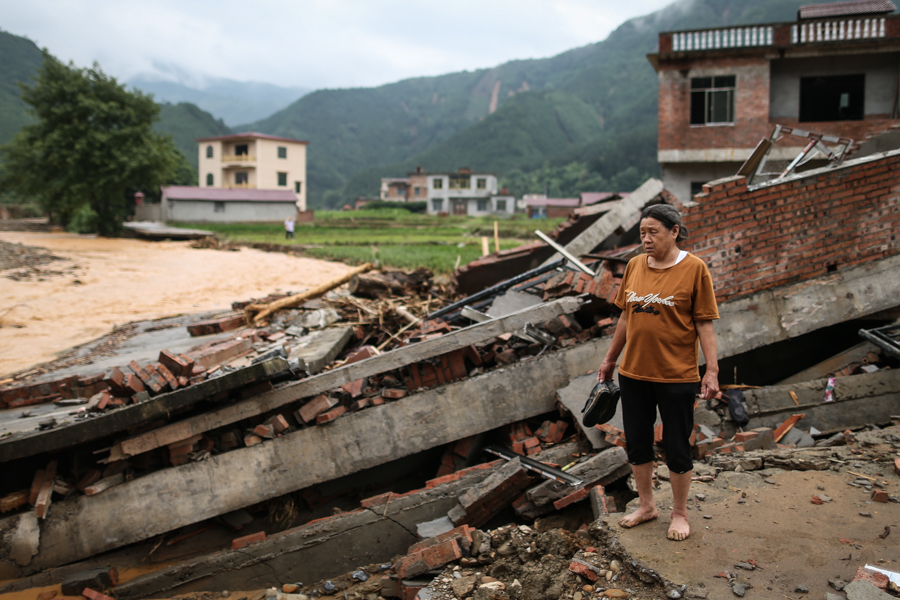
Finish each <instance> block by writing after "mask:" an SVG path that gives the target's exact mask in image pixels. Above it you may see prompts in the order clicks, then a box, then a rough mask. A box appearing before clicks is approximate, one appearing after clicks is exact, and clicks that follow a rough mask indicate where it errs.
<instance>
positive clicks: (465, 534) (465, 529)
mask: <svg viewBox="0 0 900 600" xmlns="http://www.w3.org/2000/svg"><path fill="white" fill-rule="evenodd" d="M473 531H475V530H474V529H473V528H472V527H469V526H468V525H461V526H459V527H456V528H455V529H451V530H450V531H445V532H444V533H441V534H439V535H436V536H434V537H430V538H427V539H424V540H422V541H421V542H417V543H415V544H413V545H412V546H410V547H409V549H408V550H407V551H406V552H407V554H414V553H416V552H420V551H422V550H424V549H425V548H430V547H432V546H437V545H438V544H442V543H444V542H446V541H447V540H461V539H466V540H468V543H469V545H471V543H472V532H473Z"/></svg>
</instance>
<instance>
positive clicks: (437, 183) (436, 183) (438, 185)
mask: <svg viewBox="0 0 900 600" xmlns="http://www.w3.org/2000/svg"><path fill="white" fill-rule="evenodd" d="M431 187H433V188H434V189H436V190H442V189H444V180H443V179H432V180H431Z"/></svg>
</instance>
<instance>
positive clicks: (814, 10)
mask: <svg viewBox="0 0 900 600" xmlns="http://www.w3.org/2000/svg"><path fill="white" fill-rule="evenodd" d="M895 10H897V7H896V6H895V5H894V3H893V2H891V0H855V1H849V2H832V3H830V4H804V5H803V6H801V7H800V10H798V11H797V20H798V21H799V20H803V19H824V18H828V17H855V16H860V15H886V14H889V13H892V12H894V11H895Z"/></svg>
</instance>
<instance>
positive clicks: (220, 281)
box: [0, 231, 349, 379]
mask: <svg viewBox="0 0 900 600" xmlns="http://www.w3.org/2000/svg"><path fill="white" fill-rule="evenodd" d="M0 241H2V242H7V243H11V244H22V245H24V246H25V247H29V246H30V247H37V248H44V249H46V250H47V251H49V253H50V254H52V255H53V256H56V257H59V259H61V260H50V261H44V262H40V261H36V262H38V263H39V264H32V265H30V266H29V265H24V266H23V265H21V264H15V265H13V264H12V263H9V266H10V267H11V268H2V265H0V379H3V378H4V377H7V376H8V375H9V374H11V373H15V372H19V371H21V370H23V369H26V368H28V367H30V366H32V365H35V364H38V363H42V362H46V361H49V360H52V359H54V358H55V357H56V356H57V355H58V354H59V353H61V352H63V351H65V350H66V349H68V348H71V347H73V346H76V345H78V344H82V343H84V342H87V341H90V340H92V339H94V338H96V337H98V336H101V335H104V334H106V333H109V332H110V331H112V330H113V329H114V328H115V326H116V325H122V324H124V323H127V322H129V321H133V320H137V319H155V318H159V317H165V316H171V315H178V314H184V313H194V312H204V311H217V310H222V311H227V310H230V307H231V303H232V302H233V301H235V300H243V299H249V298H252V297H262V296H266V295H268V294H270V293H273V292H276V291H279V290H280V291H294V292H297V291H301V290H304V289H307V288H310V287H314V286H316V285H319V284H321V283H323V282H325V281H327V280H329V279H332V278H335V277H337V276H339V275H341V274H342V273H344V272H345V271H346V270H348V269H349V267H347V266H346V265H343V264H341V263H332V262H328V261H323V260H317V259H310V258H299V257H296V256H289V255H285V254H280V253H274V252H273V253H268V252H262V251H259V250H252V249H247V248H243V249H240V250H238V251H218V250H205V249H194V248H191V247H190V246H189V242H146V241H142V240H136V239H107V238H98V237H95V236H84V235H74V234H69V233H41V232H12V231H0ZM7 247H8V246H7ZM20 249H21V250H22V251H23V252H26V253H34V251H33V250H28V249H27V248H24V247H23V248H20ZM39 254H41V253H39Z"/></svg>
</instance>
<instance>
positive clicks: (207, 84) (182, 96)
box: [127, 74, 310, 127]
mask: <svg viewBox="0 0 900 600" xmlns="http://www.w3.org/2000/svg"><path fill="white" fill-rule="evenodd" d="M184 79H187V81H184V80H172V79H164V78H162V77H161V76H160V75H157V74H145V75H137V76H135V77H132V78H131V79H129V80H128V81H127V83H128V85H129V86H131V87H134V88H136V89H139V90H141V91H142V92H144V93H146V94H153V96H154V98H155V99H156V101H157V102H169V103H172V104H178V103H179V102H190V103H191V104H196V105H197V106H199V107H200V108H202V109H203V110H205V111H206V112H208V113H210V114H212V115H213V116H214V117H215V118H217V119H221V120H222V121H223V122H224V123H226V124H227V125H228V126H231V127H233V126H235V125H240V124H242V123H250V122H253V121H258V120H260V119H263V118H265V117H267V116H269V115H271V114H272V113H274V112H276V111H279V110H281V109H282V108H284V107H286V106H288V105H290V104H291V103H293V102H295V101H296V100H299V99H300V98H302V97H303V96H305V95H306V94H308V93H309V92H310V90H309V89H305V88H298V87H280V86H277V85H272V84H270V83H260V82H256V81H236V80H234V79H224V78H203V77H190V78H188V77H185V78H184Z"/></svg>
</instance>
